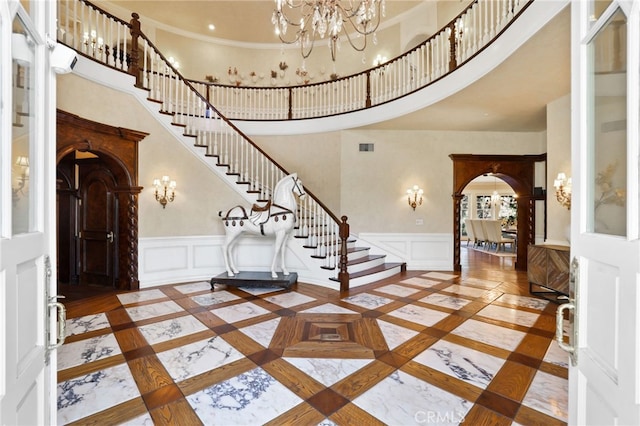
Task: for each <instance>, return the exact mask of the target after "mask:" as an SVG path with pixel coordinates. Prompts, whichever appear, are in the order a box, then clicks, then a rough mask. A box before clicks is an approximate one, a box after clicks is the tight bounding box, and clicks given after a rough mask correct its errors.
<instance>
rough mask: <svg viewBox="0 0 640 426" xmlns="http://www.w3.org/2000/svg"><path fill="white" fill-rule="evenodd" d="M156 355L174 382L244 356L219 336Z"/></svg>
mask: <svg viewBox="0 0 640 426" xmlns="http://www.w3.org/2000/svg"><path fill="white" fill-rule="evenodd" d="M157 355H158V359H159V360H160V362H162V365H164V367H165V368H166V369H167V372H168V373H169V375H171V377H172V378H173V380H174V381H176V382H180V381H182V380H185V379H188V378H189V377H193V376H197V375H198V374H201V373H204V372H205V371H210V370H215V369H216V368H218V367H221V366H223V365H226V364H229V363H231V362H233V361H237V360H239V359H242V358H244V355H243V354H242V353H240V352H239V351H238V350H236V349H235V348H234V347H233V346H231V345H230V344H229V343H227V342H226V341H225V340H224V339H223V338H222V337H219V336H214V337H211V338H209V339H204V340H200V341H198V342H193V343H189V344H188V345H184V346H180V347H178V348H174V349H170V350H168V351H164V352H160V353H158V354H157Z"/></svg>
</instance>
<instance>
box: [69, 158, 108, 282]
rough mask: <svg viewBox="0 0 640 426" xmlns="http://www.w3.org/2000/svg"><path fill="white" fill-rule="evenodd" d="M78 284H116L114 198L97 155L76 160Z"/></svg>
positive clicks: (106, 170) (106, 174)
mask: <svg viewBox="0 0 640 426" xmlns="http://www.w3.org/2000/svg"><path fill="white" fill-rule="evenodd" d="M78 163H79V164H78V165H79V167H78V169H79V184H80V187H79V192H80V200H79V203H80V206H79V207H80V208H79V209H78V212H79V216H80V217H79V218H78V219H79V220H78V223H79V224H80V234H79V236H80V259H79V260H80V284H81V285H100V286H106V287H115V281H116V278H117V269H116V266H117V261H116V259H117V246H118V242H117V238H118V229H117V226H118V221H117V211H118V206H117V198H116V197H115V192H114V191H115V188H116V182H115V179H114V177H113V174H112V173H111V171H110V170H109V169H108V168H107V167H106V166H105V165H104V164H103V163H102V161H100V160H98V159H91V160H85V161H79V162H78Z"/></svg>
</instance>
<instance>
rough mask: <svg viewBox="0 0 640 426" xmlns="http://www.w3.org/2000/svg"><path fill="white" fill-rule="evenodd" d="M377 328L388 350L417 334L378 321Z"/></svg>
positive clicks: (413, 331)
mask: <svg viewBox="0 0 640 426" xmlns="http://www.w3.org/2000/svg"><path fill="white" fill-rule="evenodd" d="M377 321H378V327H380V331H381V332H382V335H383V336H384V340H386V342H387V346H388V347H389V350H393V349H395V348H397V347H398V346H400V345H401V344H403V343H404V342H406V341H407V340H409V339H411V338H412V337H414V336H415V335H416V334H418V332H417V331H415V330H411V329H409V328H406V327H401V326H399V325H395V324H392V323H390V322H387V321H383V320H381V319H378V320H377Z"/></svg>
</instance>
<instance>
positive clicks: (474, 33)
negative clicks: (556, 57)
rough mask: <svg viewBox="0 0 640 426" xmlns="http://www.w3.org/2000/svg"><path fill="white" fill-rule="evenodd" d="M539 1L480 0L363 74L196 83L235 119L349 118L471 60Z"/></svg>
mask: <svg viewBox="0 0 640 426" xmlns="http://www.w3.org/2000/svg"><path fill="white" fill-rule="evenodd" d="M532 1H533V0H476V1H475V2H474V3H472V4H470V5H469V6H468V7H467V8H466V9H465V10H464V11H463V12H461V13H460V14H459V15H458V16H456V17H455V18H454V19H453V20H451V21H450V22H449V23H448V24H447V25H446V26H445V27H444V28H442V29H441V30H440V31H438V32H437V33H436V34H434V35H433V36H432V37H430V38H429V39H427V40H425V41H424V42H423V43H421V44H419V45H418V46H416V47H414V48H413V49H411V50H410V51H408V52H406V53H404V54H402V55H400V56H398V57H396V58H394V59H391V60H390V61H388V62H385V63H384V64H381V65H379V66H377V67H374V68H371V69H368V70H366V71H363V72H361V73H358V74H354V75H350V76H346V77H343V78H339V79H336V80H331V81H325V82H321V83H314V84H305V85H300V86H290V87H251V86H236V85H232V86H230V85H223V84H218V83H210V82H205V81H196V80H190V82H191V84H193V85H194V87H196V88H197V90H199V91H200V93H202V95H203V96H204V97H206V98H207V99H208V100H209V101H210V102H211V103H212V104H214V105H216V108H218V110H219V111H220V112H222V113H223V114H225V115H226V116H227V117H228V118H230V119H233V120H296V119H305V118H319V117H327V116H332V115H338V114H344V113H348V112H354V111H359V110H363V109H366V108H370V107H373V106H376V105H381V104H384V103H387V102H390V101H393V100H395V99H398V98H401V97H403V96H406V95H409V94H411V93H413V92H415V91H417V90H420V89H422V88H424V87H426V86H428V85H430V84H433V83H434V82H436V81H438V80H439V79H441V78H442V77H444V76H445V75H447V74H449V73H451V72H452V71H454V70H456V69H457V68H459V67H460V66H462V65H463V64H464V63H465V62H467V61H469V60H470V59H471V58H473V57H474V56H475V55H477V54H478V53H479V52H481V51H482V50H483V49H485V48H486V47H487V46H488V45H489V44H491V42H492V41H493V40H494V39H495V38H496V37H498V36H499V35H500V34H501V33H502V32H503V31H504V30H505V29H506V28H507V27H508V26H509V25H510V24H511V23H512V22H513V20H514V19H515V18H516V17H517V16H518V15H519V14H520V13H522V11H524V10H525V9H526V7H528V6H529V4H531V2H532Z"/></svg>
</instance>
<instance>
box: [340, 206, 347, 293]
mask: <svg viewBox="0 0 640 426" xmlns="http://www.w3.org/2000/svg"><path fill="white" fill-rule="evenodd" d="M341 219H342V223H340V230H339V234H340V272H338V281H340V291H347V290H349V273H348V272H347V261H348V260H347V239H348V238H349V224H348V223H347V216H342V218H341Z"/></svg>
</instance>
